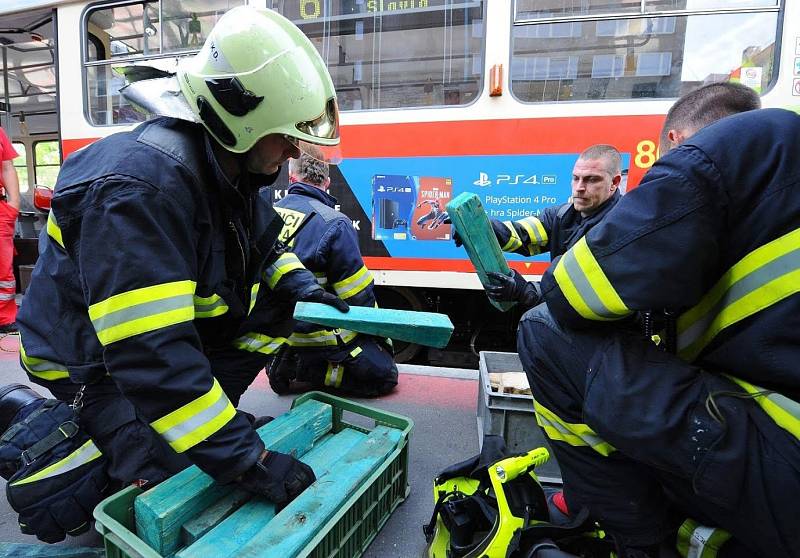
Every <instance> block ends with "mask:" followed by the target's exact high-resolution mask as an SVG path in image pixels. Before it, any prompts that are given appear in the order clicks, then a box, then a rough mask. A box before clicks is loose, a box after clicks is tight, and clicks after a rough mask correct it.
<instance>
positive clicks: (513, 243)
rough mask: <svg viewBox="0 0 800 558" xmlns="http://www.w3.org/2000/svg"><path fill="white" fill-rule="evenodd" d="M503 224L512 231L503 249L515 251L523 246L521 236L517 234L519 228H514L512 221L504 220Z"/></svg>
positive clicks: (504, 250)
mask: <svg viewBox="0 0 800 558" xmlns="http://www.w3.org/2000/svg"><path fill="white" fill-rule="evenodd" d="M503 224H504V225H505V226H506V228H507V229H508V230H509V232H510V233H511V237H510V238H509V239H508V241H507V242H506V243H505V244H503V247H502V250H503V252H513V251H514V250H516V249H517V248H519V247H521V246H522V240H521V239H520V238H519V235H518V234H517V229H515V228H514V225H513V224H512V223H511V221H503Z"/></svg>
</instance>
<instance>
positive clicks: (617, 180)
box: [610, 174, 622, 193]
mask: <svg viewBox="0 0 800 558" xmlns="http://www.w3.org/2000/svg"><path fill="white" fill-rule="evenodd" d="M620 182H622V174H616V175H615V176H614V178H612V179H611V188H610V191H611V192H612V193H613V192H614V190H616V189H617V188H619V183H620Z"/></svg>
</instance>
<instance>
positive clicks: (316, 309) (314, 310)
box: [294, 302, 453, 347]
mask: <svg viewBox="0 0 800 558" xmlns="http://www.w3.org/2000/svg"><path fill="white" fill-rule="evenodd" d="M294 317H295V319H297V320H303V321H306V322H311V323H315V324H320V325H324V326H328V327H333V328H341V329H349V330H351V331H357V332H359V333H366V334H369V335H377V336H378V337H388V338H390V339H396V340H398V341H408V342H409V343H416V344H418V345H426V346H429V347H444V346H445V345H447V342H448V341H450V336H451V335H452V334H453V322H451V321H450V318H448V317H447V316H445V315H444V314H436V313H434V312H411V311H409V310H391V309H388V308H369V307H366V306H351V307H350V311H349V312H346V313H345V312H340V311H339V310H337V309H336V308H334V307H332V306H328V305H327V304H320V303H317V302H298V303H297V305H296V306H295V310H294Z"/></svg>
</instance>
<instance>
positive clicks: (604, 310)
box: [560, 250, 620, 319]
mask: <svg viewBox="0 0 800 558" xmlns="http://www.w3.org/2000/svg"><path fill="white" fill-rule="evenodd" d="M560 263H561V265H563V266H564V270H565V271H566V272H567V275H568V276H569V278H570V281H571V282H572V285H573V286H574V287H575V290H577V291H578V294H580V296H581V298H582V299H583V301H584V302H585V303H586V306H588V307H589V309H590V310H591V311H592V312H594V313H595V314H597V315H598V316H601V317H603V318H609V319H617V318H619V317H620V315H619V314H615V313H614V312H612V311H611V310H610V309H609V308H608V307H607V306H606V305H605V304H603V301H602V300H600V297H599V296H597V292H596V291H595V290H594V289H593V288H592V285H591V284H590V283H589V279H588V278H587V277H586V275H585V274H584V273H583V270H582V269H581V266H580V265H579V264H578V259H577V258H576V257H575V254H574V253H573V250H569V251H567V253H565V254H564V255H563V256H562V257H561V262H560Z"/></svg>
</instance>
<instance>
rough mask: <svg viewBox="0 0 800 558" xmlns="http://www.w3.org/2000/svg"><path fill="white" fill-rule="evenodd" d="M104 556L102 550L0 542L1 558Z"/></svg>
mask: <svg viewBox="0 0 800 558" xmlns="http://www.w3.org/2000/svg"><path fill="white" fill-rule="evenodd" d="M105 555H106V553H105V550H104V549H102V548H86V547H77V546H73V547H68V546H56V545H52V544H20V543H5V542H0V556H2V557H3V558H104V557H105Z"/></svg>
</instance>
